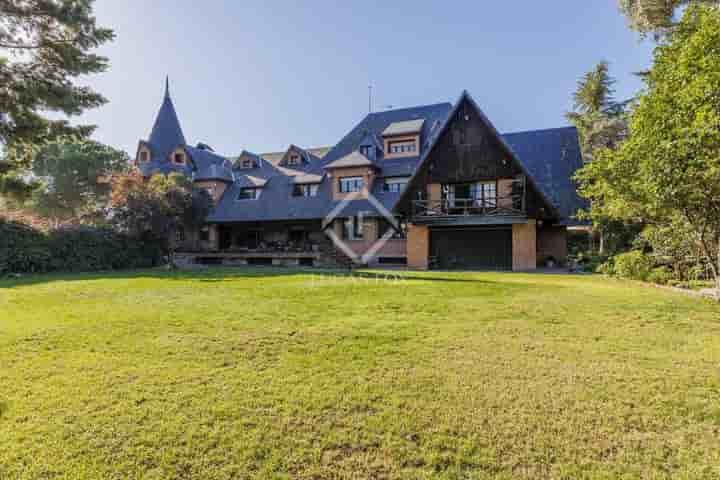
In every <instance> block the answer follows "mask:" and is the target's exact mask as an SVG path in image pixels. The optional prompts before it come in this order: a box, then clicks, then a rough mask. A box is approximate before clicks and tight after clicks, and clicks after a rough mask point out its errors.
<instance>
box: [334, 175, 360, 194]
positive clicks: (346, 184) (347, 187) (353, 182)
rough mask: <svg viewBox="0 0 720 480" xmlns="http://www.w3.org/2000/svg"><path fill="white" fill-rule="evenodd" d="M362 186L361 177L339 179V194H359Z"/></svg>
mask: <svg viewBox="0 0 720 480" xmlns="http://www.w3.org/2000/svg"><path fill="white" fill-rule="evenodd" d="M364 184H365V182H364V181H363V178H362V177H341V178H340V193H350V192H359V191H361V190H362V189H363V186H364Z"/></svg>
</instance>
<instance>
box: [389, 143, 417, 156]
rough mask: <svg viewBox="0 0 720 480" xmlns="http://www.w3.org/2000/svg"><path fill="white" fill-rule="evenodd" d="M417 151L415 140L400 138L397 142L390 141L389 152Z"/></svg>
mask: <svg viewBox="0 0 720 480" xmlns="http://www.w3.org/2000/svg"><path fill="white" fill-rule="evenodd" d="M416 151H417V147H416V145H415V140H400V141H396V142H388V153H390V154H399V153H414V152H416Z"/></svg>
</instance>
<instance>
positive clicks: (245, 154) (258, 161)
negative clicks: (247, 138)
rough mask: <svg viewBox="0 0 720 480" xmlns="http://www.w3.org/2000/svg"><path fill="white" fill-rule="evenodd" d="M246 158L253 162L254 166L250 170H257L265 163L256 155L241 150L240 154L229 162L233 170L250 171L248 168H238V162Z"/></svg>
mask: <svg viewBox="0 0 720 480" xmlns="http://www.w3.org/2000/svg"><path fill="white" fill-rule="evenodd" d="M246 158H249V159H251V160H253V163H254V166H253V167H252V168H259V167H260V166H261V164H262V163H263V162H264V161H265V160H263V158H262V157H261V156H260V155H258V154H257V153H253V152H250V151H248V150H243V151H242V152H240V155H238V156H237V158H234V159H232V160H231V162H232V164H233V168H234V169H241V170H250V169H248V168H242V167H241V166H240V162H241V161H242V160H244V159H246Z"/></svg>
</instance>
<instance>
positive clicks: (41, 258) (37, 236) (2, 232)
mask: <svg viewBox="0 0 720 480" xmlns="http://www.w3.org/2000/svg"><path fill="white" fill-rule="evenodd" d="M50 258H51V254H50V248H49V246H48V242H47V237H46V236H45V234H43V233H42V232H40V231H39V230H36V229H34V228H32V227H30V226H29V225H25V224H23V223H19V222H12V221H8V220H4V219H2V218H0V275H3V274H7V273H11V272H16V273H17V272H23V273H37V272H46V271H47V270H48V265H49V264H50Z"/></svg>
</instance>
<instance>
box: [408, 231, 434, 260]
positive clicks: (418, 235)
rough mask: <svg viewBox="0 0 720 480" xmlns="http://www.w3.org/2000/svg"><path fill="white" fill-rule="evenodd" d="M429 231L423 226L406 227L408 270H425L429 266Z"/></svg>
mask: <svg viewBox="0 0 720 480" xmlns="http://www.w3.org/2000/svg"><path fill="white" fill-rule="evenodd" d="M429 262H430V229H429V228H428V227H426V226H424V225H413V224H411V225H408V231H407V264H408V267H410V268H416V269H418V270H427V269H428V267H429V266H430V264H429Z"/></svg>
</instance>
